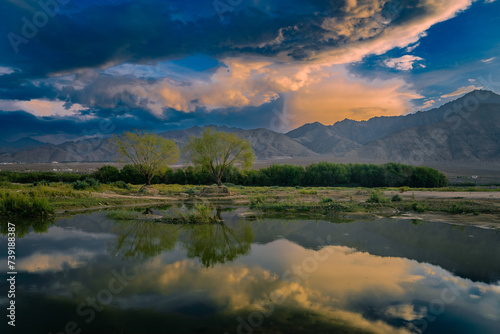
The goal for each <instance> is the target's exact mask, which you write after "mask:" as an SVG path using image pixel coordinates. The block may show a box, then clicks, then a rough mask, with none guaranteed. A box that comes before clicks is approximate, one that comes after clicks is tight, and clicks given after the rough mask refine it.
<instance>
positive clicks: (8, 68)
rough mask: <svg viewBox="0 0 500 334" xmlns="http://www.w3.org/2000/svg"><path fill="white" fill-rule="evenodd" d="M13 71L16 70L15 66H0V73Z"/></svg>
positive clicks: (4, 73)
mask: <svg viewBox="0 0 500 334" xmlns="http://www.w3.org/2000/svg"><path fill="white" fill-rule="evenodd" d="M15 71H16V69H15V68H12V67H5V66H0V75H6V74H11V73H14V72H15Z"/></svg>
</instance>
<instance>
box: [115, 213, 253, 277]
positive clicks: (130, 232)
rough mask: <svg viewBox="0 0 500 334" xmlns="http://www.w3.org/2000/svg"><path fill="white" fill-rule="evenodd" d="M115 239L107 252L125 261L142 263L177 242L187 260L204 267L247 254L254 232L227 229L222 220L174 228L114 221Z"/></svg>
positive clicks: (248, 228)
mask: <svg viewBox="0 0 500 334" xmlns="http://www.w3.org/2000/svg"><path fill="white" fill-rule="evenodd" d="M115 232H116V233H117V234H118V237H117V239H116V241H115V244H114V245H113V247H112V250H111V253H112V254H114V255H116V256H120V257H122V258H123V259H126V260H136V261H141V262H143V261H146V260H147V259H149V258H151V257H154V256H156V255H158V254H160V253H162V252H164V251H169V250H172V249H173V248H174V247H175V245H176V243H177V241H180V242H181V243H182V245H183V246H184V248H185V249H186V250H187V256H188V257H189V258H197V259H199V260H200V262H201V264H202V265H203V266H205V267H207V268H208V267H213V266H214V265H216V264H217V263H226V262H230V261H233V260H235V259H236V258H238V257H239V256H241V255H245V254H247V253H248V252H249V251H250V248H251V244H252V241H253V239H254V233H253V230H252V228H251V226H249V225H248V224H246V223H244V222H240V223H238V224H237V225H236V226H235V227H229V226H227V225H226V224H224V222H222V220H220V221H219V222H218V223H214V224H199V225H196V224H194V225H174V224H165V223H158V222H152V221H144V220H133V221H128V222H122V221H121V222H117V224H116V227H115Z"/></svg>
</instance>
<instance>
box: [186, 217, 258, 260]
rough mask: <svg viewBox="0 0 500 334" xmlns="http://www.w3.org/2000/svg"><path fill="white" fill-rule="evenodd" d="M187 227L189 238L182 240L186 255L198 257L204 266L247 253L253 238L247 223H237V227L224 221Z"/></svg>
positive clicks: (233, 258)
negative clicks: (230, 225) (231, 226)
mask: <svg viewBox="0 0 500 334" xmlns="http://www.w3.org/2000/svg"><path fill="white" fill-rule="evenodd" d="M187 228H189V229H190V231H189V232H190V233H189V238H188V240H186V241H185V242H184V247H185V248H186V249H187V256H188V257H189V258H197V259H199V260H200V262H201V263H202V264H203V266H205V267H206V268H208V267H213V266H214V265H216V264H217V263H225V262H231V261H234V260H235V259H236V258H238V257H239V256H241V255H245V254H247V253H248V252H249V251H250V248H251V244H252V241H253V239H254V233H253V230H252V228H251V227H250V226H249V225H247V224H239V225H238V227H237V228H230V227H228V226H227V225H225V224H224V223H220V224H210V225H194V226H189V227H187Z"/></svg>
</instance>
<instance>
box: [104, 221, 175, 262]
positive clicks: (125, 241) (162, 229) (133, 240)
mask: <svg viewBox="0 0 500 334" xmlns="http://www.w3.org/2000/svg"><path fill="white" fill-rule="evenodd" d="M179 230H180V229H179V227H178V226H175V225H168V224H161V223H155V222H152V221H145V220H133V221H127V222H119V223H117V224H116V226H115V229H114V231H115V232H116V233H117V234H118V237H117V239H116V243H115V245H114V247H113V250H112V252H111V253H112V254H113V255H116V256H120V257H122V258H123V259H126V260H136V261H141V262H142V261H145V260H147V259H149V258H151V257H154V256H156V255H158V254H160V253H162V252H164V251H169V250H171V249H173V248H174V247H175V244H176V242H177V240H178V238H179Z"/></svg>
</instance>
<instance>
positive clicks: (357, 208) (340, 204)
mask: <svg viewBox="0 0 500 334" xmlns="http://www.w3.org/2000/svg"><path fill="white" fill-rule="evenodd" d="M153 187H154V190H155V194H147V193H141V192H140V188H141V186H139V185H131V184H126V183H123V182H113V183H110V184H102V183H99V182H94V181H93V180H80V181H79V182H78V183H77V182H74V183H61V182H52V183H48V182H36V183H34V184H16V183H10V182H5V181H4V182H0V215H2V216H33V217H34V216H46V215H51V214H53V213H54V212H60V211H65V210H78V209H86V208H101V207H102V208H104V207H114V206H126V205H137V204H145V205H147V204H148V203H163V202H164V203H168V202H172V201H191V202H197V201H200V200H201V199H200V198H198V197H197V196H196V193H197V192H198V191H199V190H201V189H203V187H204V186H191V185H176V184H173V185H171V184H168V185H167V184H157V185H154V186H153ZM229 189H230V191H231V193H232V196H230V197H228V198H226V199H225V200H226V201H229V202H231V201H233V202H234V203H235V204H242V205H244V204H249V205H250V206H251V208H252V209H254V210H261V211H265V212H277V213H280V212H281V213H284V212H290V213H317V214H332V213H341V212H378V211H383V210H387V209H388V210H392V211H394V212H418V213H421V212H445V213H450V214H461V213H470V214H482V213H489V214H496V213H500V209H499V206H498V205H497V204H498V202H499V201H500V200H499V199H491V200H487V199H485V200H478V199H467V198H455V199H452V198H447V199H429V198H425V196H424V197H422V196H421V195H420V197H415V196H412V194H413V192H417V191H419V192H421V191H424V192H426V193H427V191H429V192H428V194H429V197H431V196H433V194H434V193H435V191H437V190H440V191H446V192H449V191H456V190H457V189H455V188H438V189H426V188H423V189H422V188H416V189H415V188H414V189H412V188H406V187H405V188H379V189H377V190H374V189H371V188H342V187H314V188H313V187H305V188H304V187H276V186H273V187H248V186H230V187H229ZM478 190H482V191H489V192H490V193H493V190H494V189H491V188H485V189H482V188H474V193H477V191H478ZM497 190H498V189H497ZM384 191H392V192H393V193H395V194H396V195H393V196H386V195H384V193H383V192H384ZM460 191H462V192H472V191H473V190H472V189H469V188H463V189H460ZM488 196H489V195H488ZM492 196H493V195H492ZM495 196H496V195H495ZM496 197H497V196H496ZM495 203H497V204H495Z"/></svg>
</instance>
